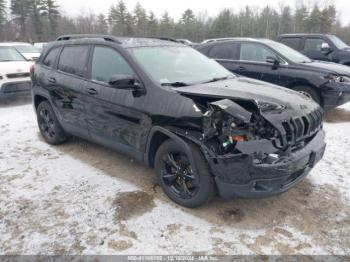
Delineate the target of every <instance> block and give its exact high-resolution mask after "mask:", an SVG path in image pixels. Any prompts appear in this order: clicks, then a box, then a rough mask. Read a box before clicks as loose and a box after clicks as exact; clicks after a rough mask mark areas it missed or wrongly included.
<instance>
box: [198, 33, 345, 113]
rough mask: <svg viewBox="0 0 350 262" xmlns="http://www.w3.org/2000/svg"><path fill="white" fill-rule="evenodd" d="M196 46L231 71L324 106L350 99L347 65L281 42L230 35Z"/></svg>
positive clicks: (331, 106) (328, 107)
mask: <svg viewBox="0 0 350 262" xmlns="http://www.w3.org/2000/svg"><path fill="white" fill-rule="evenodd" d="M196 48H197V50H199V51H200V52H202V53H203V54H205V55H207V56H208V57H210V58H213V59H215V60H216V61H218V62H219V63H220V64H221V65H223V66H224V67H226V68H227V69H228V70H230V71H231V72H233V73H236V74H239V75H242V76H246V77H250V78H255V79H259V80H262V81H266V82H269V83H272V84H276V85H280V86H284V87H287V88H290V89H293V90H295V91H299V92H302V93H304V94H306V95H308V96H310V97H312V98H313V99H314V100H315V101H316V102H317V103H319V104H320V105H322V106H323V107H324V108H325V109H326V110H328V109H331V108H334V107H337V106H339V105H341V104H344V103H346V102H348V101H350V67H347V66H343V65H338V64H334V63H326V62H320V61H313V60H311V59H309V58H308V57H306V56H304V55H303V54H301V53H299V52H297V51H296V50H294V49H292V48H290V47H288V46H286V45H283V44H281V43H278V42H275V41H272V40H269V39H250V38H232V39H225V40H224V41H215V42H210V43H208V44H204V45H199V46H197V47H196ZM261 88H263V87H261Z"/></svg>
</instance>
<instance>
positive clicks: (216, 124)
mask: <svg viewBox="0 0 350 262" xmlns="http://www.w3.org/2000/svg"><path fill="white" fill-rule="evenodd" d="M203 124H204V138H205V139H206V140H207V141H208V140H215V141H216V142H217V143H218V146H219V147H220V148H221V150H220V151H221V152H222V153H228V152H234V150H235V146H236V144H237V143H238V142H244V141H250V140H258V139H271V138H273V137H277V136H278V131H277V129H276V128H275V127H273V126H272V125H271V124H270V123H269V122H267V121H266V120H265V119H264V118H263V117H262V116H261V115H260V114H258V113H254V114H252V115H251V118H250V119H248V120H246V121H245V120H242V119H239V118H237V117H235V116H232V115H230V114H227V113H226V112H224V111H223V110H210V111H208V112H207V113H206V115H205V118H204V122H203Z"/></svg>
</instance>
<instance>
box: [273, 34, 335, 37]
mask: <svg viewBox="0 0 350 262" xmlns="http://www.w3.org/2000/svg"><path fill="white" fill-rule="evenodd" d="M328 35H331V34H322V33H319V34H317V33H312V34H308V33H296V34H282V35H279V36H278V37H293V36H294V37H297V36H328Z"/></svg>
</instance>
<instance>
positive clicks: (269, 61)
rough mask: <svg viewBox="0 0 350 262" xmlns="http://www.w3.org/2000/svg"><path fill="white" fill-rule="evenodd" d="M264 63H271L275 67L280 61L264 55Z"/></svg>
mask: <svg viewBox="0 0 350 262" xmlns="http://www.w3.org/2000/svg"><path fill="white" fill-rule="evenodd" d="M266 63H269V64H272V65H273V66H275V67H277V66H278V65H279V64H280V61H279V60H278V59H277V58H276V57H273V56H268V57H266Z"/></svg>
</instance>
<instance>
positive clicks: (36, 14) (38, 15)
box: [30, 0, 45, 41]
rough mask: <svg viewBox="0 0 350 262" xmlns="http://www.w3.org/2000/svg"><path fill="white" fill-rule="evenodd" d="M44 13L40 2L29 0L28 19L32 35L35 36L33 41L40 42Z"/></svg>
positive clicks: (38, 0)
mask: <svg viewBox="0 0 350 262" xmlns="http://www.w3.org/2000/svg"><path fill="white" fill-rule="evenodd" d="M44 11H45V7H44V4H43V1H42V0H31V1H30V19H31V24H32V28H33V31H34V32H33V33H34V35H35V39H32V40H39V41H42V40H43V39H42V38H43V33H44V29H43V21H42V20H43V14H44Z"/></svg>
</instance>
